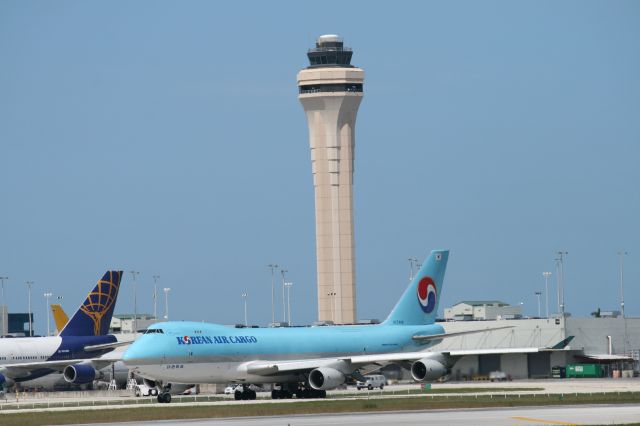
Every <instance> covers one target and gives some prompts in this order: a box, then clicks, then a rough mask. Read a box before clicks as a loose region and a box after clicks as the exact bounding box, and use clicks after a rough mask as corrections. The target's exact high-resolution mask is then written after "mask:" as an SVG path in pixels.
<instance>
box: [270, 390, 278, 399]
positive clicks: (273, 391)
mask: <svg viewBox="0 0 640 426" xmlns="http://www.w3.org/2000/svg"><path fill="white" fill-rule="evenodd" d="M271 399H280V391H279V390H275V389H274V390H272V391H271Z"/></svg>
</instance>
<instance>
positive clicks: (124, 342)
mask: <svg viewBox="0 0 640 426" xmlns="http://www.w3.org/2000/svg"><path fill="white" fill-rule="evenodd" d="M132 343H133V340H121V341H119V342H112V343H103V344H101V345H88V346H85V347H84V350H85V351H87V352H93V351H101V350H103V349H114V348H117V347H120V346H126V345H130V344H132Z"/></svg>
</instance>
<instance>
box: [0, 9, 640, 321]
mask: <svg viewBox="0 0 640 426" xmlns="http://www.w3.org/2000/svg"><path fill="white" fill-rule="evenodd" d="M326 33H337V34H340V35H342V36H343V37H344V39H345V43H346V45H348V46H350V47H352V48H353V49H354V55H353V61H352V63H353V64H355V65H357V66H360V67H362V68H364V69H365V72H366V80H365V97H364V100H363V102H362V104H361V108H360V111H359V114H358V121H357V127H356V164H355V170H356V174H355V190H354V193H355V199H354V204H355V207H354V208H355V221H356V262H357V291H358V316H359V317H360V318H384V317H385V316H386V315H387V313H388V312H389V311H390V309H391V308H392V305H393V304H394V303H395V300H396V299H397V298H398V297H399V295H400V294H401V292H402V291H403V289H404V287H405V285H406V284H407V279H408V275H409V265H408V261H407V259H408V258H409V257H411V256H416V257H418V258H424V257H425V256H426V255H427V254H428V252H429V251H430V250H431V249H433V248H450V249H451V257H450V262H449V269H448V272H447V277H446V280H445V287H444V290H443V294H442V299H441V304H440V311H441V312H442V309H443V307H445V306H449V305H451V304H453V303H455V302H458V301H460V300H464V299H501V300H504V301H506V302H510V303H514V304H515V303H519V302H523V303H524V309H525V313H527V314H531V315H534V314H536V313H537V303H536V297H535V295H534V292H535V291H537V290H540V289H542V288H543V287H544V279H543V277H542V272H543V271H545V270H549V271H553V272H554V275H555V267H554V258H555V254H554V253H555V252H556V251H558V250H566V251H568V252H569V254H568V256H567V260H566V263H565V287H566V288H565V294H566V303H567V310H568V311H570V312H572V313H573V314H574V315H588V314H589V313H590V312H591V311H593V310H595V309H596V308H597V307H601V308H602V309H615V308H617V307H618V304H619V269H618V268H619V267H618V257H617V255H616V253H617V251H619V250H620V249H625V250H627V251H628V252H629V254H628V255H627V257H626V260H625V290H626V291H625V296H626V297H625V298H626V302H627V303H626V305H627V313H628V314H631V315H635V316H637V315H640V303H639V302H638V300H639V299H640V267H639V262H638V259H639V258H640V224H639V219H638V218H640V166H639V163H638V160H639V159H640V51H639V50H638V41H639V40H640V3H638V2H634V1H610V2H603V1H597V2H590V1H575V2H574V1H562V2H557V1H536V2H525V1H521V2H511V1H485V2H476V1H453V2H448V1H447V2H444V1H442V2H395V3H389V2H386V3H382V2H381V3H377V4H373V2H359V1H350V2H331V1H327V2H323V3H322V6H321V7H318V6H317V5H316V6H312V5H311V3H308V4H305V3H300V2H285V1H282V2H258V1H255V2H248V1H244V2H241V1H238V2H198V1H191V2H162V1H139V2H80V1H78V2H75V1H62V2H47V1H3V2H0V57H2V66H0V275H6V276H9V280H8V281H7V282H6V298H7V302H8V304H9V306H10V310H11V311H25V310H26V305H27V297H26V288H25V285H24V282H25V281H34V282H35V284H34V291H33V306H34V308H33V309H34V312H35V318H36V331H38V332H42V331H44V327H45V322H44V321H43V316H44V312H45V301H44V298H43V296H42V294H43V293H44V292H45V291H51V292H53V293H54V295H55V296H58V295H62V296H64V307H65V309H66V310H67V311H73V310H74V309H75V308H76V306H77V305H78V304H79V303H80V301H81V299H82V298H83V297H84V295H85V294H86V292H87V291H88V289H89V288H90V287H91V285H92V284H93V283H94V282H95V281H96V280H97V279H98V278H99V276H101V274H102V273H103V272H104V270H106V269H108V268H121V269H124V270H125V271H130V270H137V271H140V272H141V274H140V275H139V277H138V306H139V308H138V310H139V311H141V312H142V311H144V312H152V310H153V307H152V299H151V291H152V290H151V289H152V283H153V279H152V276H153V275H160V277H161V278H160V281H159V285H160V287H165V286H166V287H171V288H172V291H171V296H170V314H171V318H172V319H185V320H187V319H188V320H205V321H212V322H220V323H235V322H241V321H242V319H243V313H242V300H241V296H240V295H241V293H242V292H243V291H246V292H248V293H249V299H248V300H249V301H248V304H249V309H250V313H249V320H250V321H251V322H252V323H258V324H266V323H267V322H268V321H269V320H270V317H271V303H270V291H271V284H270V283H271V281H270V272H269V268H267V265H268V264H269V263H273V262H275V263H278V264H280V265H283V266H284V267H285V268H286V269H287V270H288V271H289V272H288V274H287V279H288V280H291V281H292V282H293V283H294V287H293V293H292V301H293V308H292V311H293V312H292V316H293V320H294V322H297V323H309V322H311V321H313V320H314V319H315V317H316V303H315V291H316V288H315V228H314V226H315V222H314V197H313V186H312V178H311V167H310V158H309V148H308V139H307V138H308V134H307V124H306V120H305V116H304V113H303V110H302V107H301V106H300V104H299V102H298V100H297V89H296V80H295V76H296V73H297V72H298V70H299V69H301V68H303V67H305V66H307V58H306V55H305V54H306V50H307V49H308V48H310V47H312V46H313V43H314V41H315V38H316V37H317V36H318V35H320V34H326ZM551 282H552V283H553V285H552V286H551V288H550V290H551V291H555V277H553V278H552V281H551ZM55 296H54V297H55ZM132 299H133V297H132V286H131V275H130V274H127V275H126V279H125V280H124V281H123V286H122V289H121V296H120V299H119V301H118V304H117V306H116V312H119V313H126V312H131V311H132V310H133V303H132ZM550 299H551V300H553V297H551V298H550ZM543 300H544V299H543ZM553 306H555V305H553ZM552 310H554V309H553V308H552ZM543 311H544V307H543ZM277 312H278V314H277V315H278V317H280V316H281V313H280V312H281V308H280V307H278V311H277Z"/></svg>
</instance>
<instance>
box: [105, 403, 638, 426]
mask: <svg viewBox="0 0 640 426" xmlns="http://www.w3.org/2000/svg"><path fill="white" fill-rule="evenodd" d="M638 421H640V405H631V406H630V405H588V406H575V405H572V406H561V407H558V406H555V407H519V408H490V409H480V410H478V409H472V410H470V409H456V410H430V411H411V412H406V411H402V412H385V413H354V414H319V415H295V416H273V417H241V418H231V419H196V420H164V421H158V420H155V421H150V422H131V423H102V424H101V425H114V426H115V425H118V426H123V425H136V426H143V425H162V426H170V425H176V426H177V425H183V424H186V425H189V426H212V425H222V426H225V425H226V426H232V425H243V426H272V425H276V426H277V425H283V426H323V425H329V426H332V425H389V424H398V425H454V426H455V425H498V426H503V425H522V426H524V425H586V424H621V423H622V424H624V423H633V422H638Z"/></svg>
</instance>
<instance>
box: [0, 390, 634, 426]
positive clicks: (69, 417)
mask: <svg viewBox="0 0 640 426" xmlns="http://www.w3.org/2000/svg"><path fill="white" fill-rule="evenodd" d="M614 403H615V404H622V403H627V404H634V403H635V404H637V403H640V392H620V393H615V392H612V393H604V394H603V393H599V394H549V395H546V394H544V395H539V394H538V395H534V394H525V395H508V394H504V395H475V396H467V395H463V396H425V397H422V398H415V397H411V398H393V399H384V398H380V399H369V400H360V399H359V400H316V401H305V400H300V401H296V402H295V403H284V404H270V403H263V404H260V403H256V404H237V405H217V406H202V405H200V406H199V405H193V406H189V407H176V406H171V404H156V405H154V406H150V407H144V408H136V409H129V408H122V409H116V410H91V411H90V413H91V414H90V415H89V414H88V413H89V412H87V411H86V410H85V411H82V410H77V411H68V412H46V413H30V412H24V413H15V414H13V413H11V414H6V413H4V414H3V413H1V412H0V424H2V425H3V426H5V425H7V426H9V425H20V426H32V425H42V424H51V425H54V424H55V425H59V424H69V423H87V422H88V421H94V420H95V421H97V422H100V423H103V422H124V421H129V422H131V421H144V420H161V419H162V420H169V419H173V420H180V419H198V418H222V417H246V416H280V415H292V414H325V413H347V412H349V413H353V412H377V411H406V410H430V409H453V408H486V407H517V406H540V405H544V406H548V405H570V404H614Z"/></svg>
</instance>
